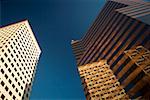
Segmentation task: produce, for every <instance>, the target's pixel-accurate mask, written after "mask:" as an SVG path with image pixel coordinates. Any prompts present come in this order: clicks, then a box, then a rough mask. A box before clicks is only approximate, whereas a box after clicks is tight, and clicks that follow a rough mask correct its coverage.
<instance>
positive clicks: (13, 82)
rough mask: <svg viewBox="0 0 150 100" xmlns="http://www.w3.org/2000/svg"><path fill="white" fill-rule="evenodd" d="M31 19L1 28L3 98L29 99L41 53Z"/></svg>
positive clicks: (0, 96) (0, 86)
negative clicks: (30, 23) (31, 25)
mask: <svg viewBox="0 0 150 100" xmlns="http://www.w3.org/2000/svg"><path fill="white" fill-rule="evenodd" d="M40 53H41V50H40V47H39V45H38V43H37V41H36V39H35V37H34V34H33V32H32V30H31V27H30V25H29V23H28V21H22V22H18V23H15V24H12V25H8V26H5V27H2V28H0V100H28V99H29V96H30V92H31V88H32V83H33V80H34V76H35V72H36V66H37V63H38V60H39V57H40Z"/></svg>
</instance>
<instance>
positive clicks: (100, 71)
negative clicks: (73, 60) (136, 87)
mask: <svg viewBox="0 0 150 100" xmlns="http://www.w3.org/2000/svg"><path fill="white" fill-rule="evenodd" d="M78 70H79V73H80V77H81V80H82V84H83V87H84V91H85V95H86V97H87V98H88V99H91V100H102V99H106V100H107V99H109V100H112V99H129V97H128V95H127V94H126V93H125V90H124V89H123V88H122V87H121V85H120V83H119V82H118V80H117V79H116V77H115V75H114V74H113V72H112V70H111V69H110V66H109V65H108V64H107V62H106V60H100V61H98V62H94V63H91V64H86V65H83V66H79V67H78Z"/></svg>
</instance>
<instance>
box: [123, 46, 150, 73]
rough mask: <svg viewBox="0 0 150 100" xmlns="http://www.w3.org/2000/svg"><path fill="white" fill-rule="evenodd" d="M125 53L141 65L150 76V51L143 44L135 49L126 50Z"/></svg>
mask: <svg viewBox="0 0 150 100" xmlns="http://www.w3.org/2000/svg"><path fill="white" fill-rule="evenodd" d="M125 54H126V55H127V56H129V57H130V59H132V61H134V62H135V64H136V65H137V66H139V67H140V68H141V69H142V70H143V71H144V72H145V74H147V75H148V76H150V51H149V50H148V49H146V48H144V47H143V46H138V47H136V48H135V49H132V50H127V51H125Z"/></svg>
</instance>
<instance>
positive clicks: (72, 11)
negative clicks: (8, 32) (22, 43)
mask: <svg viewBox="0 0 150 100" xmlns="http://www.w3.org/2000/svg"><path fill="white" fill-rule="evenodd" d="M0 1H2V2H1V8H2V9H1V12H2V13H1V22H2V25H7V24H9V23H14V22H17V21H20V20H23V19H28V20H29V22H30V25H31V26H32V29H33V31H34V33H35V36H36V38H37V40H38V42H39V44H40V47H41V49H42V54H41V58H40V61H39V63H38V66H37V72H36V77H35V80H34V84H33V89H32V93H31V98H30V99H31V100H39V99H40V100H43V99H44V100H84V99H85V97H84V92H83V90H82V86H81V82H80V78H79V75H78V72H77V68H76V64H75V58H74V56H73V53H72V49H71V44H70V43H71V40H72V39H80V38H81V37H82V36H83V35H84V34H85V33H86V32H87V30H88V28H89V27H90V25H91V24H92V23H93V21H94V20H95V18H96V16H97V15H98V13H99V12H100V10H101V7H102V6H103V5H104V2H105V0H0Z"/></svg>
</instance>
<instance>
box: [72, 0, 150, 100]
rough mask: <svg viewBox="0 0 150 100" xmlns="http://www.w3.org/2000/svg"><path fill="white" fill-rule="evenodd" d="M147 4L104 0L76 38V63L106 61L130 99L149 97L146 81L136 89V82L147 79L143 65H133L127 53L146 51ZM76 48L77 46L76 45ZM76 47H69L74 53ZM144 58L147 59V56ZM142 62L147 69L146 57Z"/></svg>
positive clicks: (149, 45)
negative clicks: (79, 52)
mask: <svg viewBox="0 0 150 100" xmlns="http://www.w3.org/2000/svg"><path fill="white" fill-rule="evenodd" d="M149 5H150V3H149V2H144V1H142V0H107V2H106V4H105V5H104V7H103V9H102V10H101V12H100V13H99V15H98V17H97V18H96V20H95V21H94V23H93V24H92V26H91V27H90V28H89V30H88V31H87V33H86V34H85V36H84V37H83V38H81V39H80V40H78V41H80V45H82V50H83V52H82V53H81V55H80V56H78V61H77V66H82V65H86V64H89V63H93V62H97V61H98V60H100V59H101V60H103V59H105V60H107V63H108V65H109V66H110V69H111V70H112V71H113V73H114V75H115V76H116V78H117V79H118V81H119V82H120V84H121V86H122V87H123V88H124V90H125V92H126V94H127V95H128V96H129V98H131V99H136V98H140V99H145V98H150V94H148V93H150V83H149V82H148V81H146V85H140V86H141V87H139V88H137V87H138V86H139V85H138V84H140V83H139V82H143V81H142V80H148V79H149V78H147V77H149V75H148V74H145V71H144V70H143V69H141V68H145V67H140V66H141V65H137V64H136V62H135V61H133V58H131V57H130V56H129V54H128V52H129V51H130V50H135V49H136V48H139V47H142V48H144V49H142V50H150V20H149V19H150V6H149ZM72 45H74V43H72ZM76 47H77V48H78V46H77V45H76ZM76 50H77V49H75V48H73V51H74V54H75V56H76ZM147 59H150V58H149V55H148V57H147ZM144 61H145V59H144ZM143 64H144V65H142V66H147V67H146V68H147V69H148V70H149V60H146V63H143ZM137 70H138V71H137ZM133 74H134V75H133ZM145 76H146V78H144V77H145ZM131 77H132V78H131ZM143 78H144V79H143Z"/></svg>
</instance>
